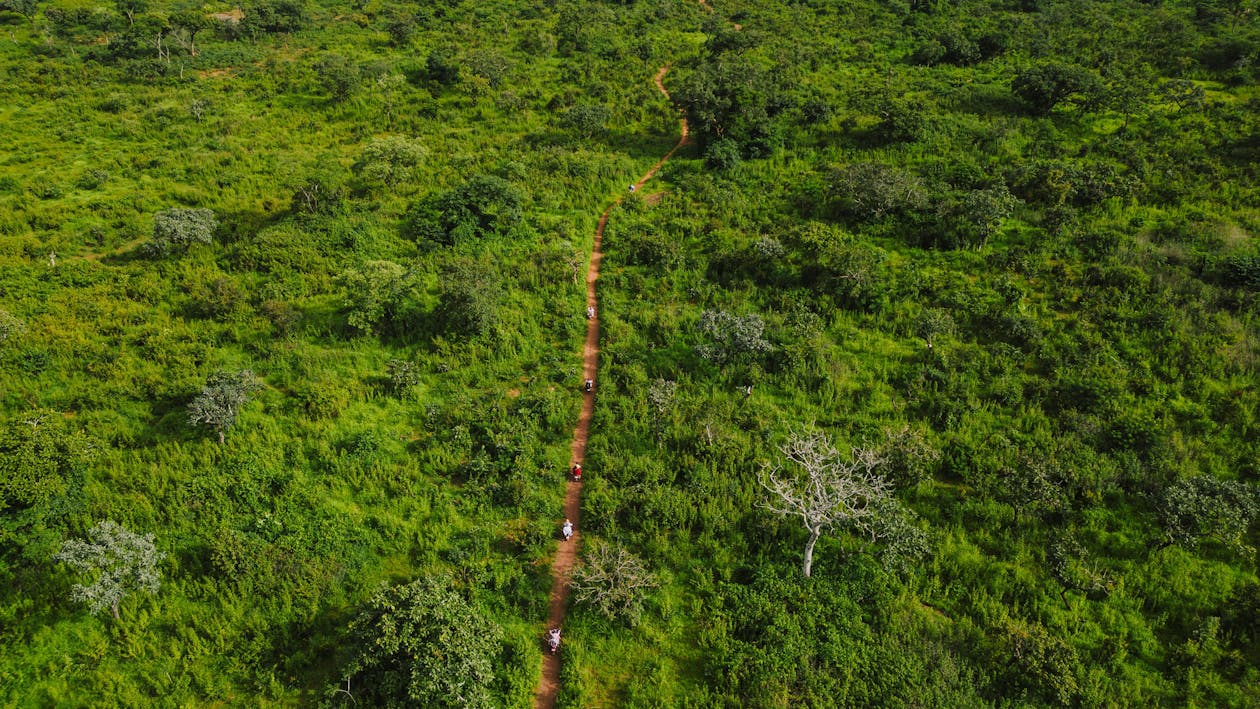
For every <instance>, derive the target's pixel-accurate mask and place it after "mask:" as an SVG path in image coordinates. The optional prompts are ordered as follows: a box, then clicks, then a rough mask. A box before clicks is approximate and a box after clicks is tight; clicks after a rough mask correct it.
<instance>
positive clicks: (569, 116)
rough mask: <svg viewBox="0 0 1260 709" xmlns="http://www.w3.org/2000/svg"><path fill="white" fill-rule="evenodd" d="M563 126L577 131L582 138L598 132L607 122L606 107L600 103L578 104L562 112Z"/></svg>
mask: <svg viewBox="0 0 1260 709" xmlns="http://www.w3.org/2000/svg"><path fill="white" fill-rule="evenodd" d="M563 121H564V126H565V127H566V128H568V129H569V130H571V131H573V132H574V133H577V134H578V135H579V136H581V137H582V140H589V139H590V137H591V136H593V135H595V134H597V133H600V132H602V131H603V130H604V128H605V126H607V124H608V109H607V108H606V107H604V106H601V105H600V104H595V103H589V104H580V105H577V106H574V107H573V108H570V109H569V110H568V111H566V112H565V114H564V118H563Z"/></svg>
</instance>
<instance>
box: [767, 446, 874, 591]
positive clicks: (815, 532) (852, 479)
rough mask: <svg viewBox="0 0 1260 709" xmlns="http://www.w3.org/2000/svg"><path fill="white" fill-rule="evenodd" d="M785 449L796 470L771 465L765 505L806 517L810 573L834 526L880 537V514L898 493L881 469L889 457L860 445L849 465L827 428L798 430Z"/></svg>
mask: <svg viewBox="0 0 1260 709" xmlns="http://www.w3.org/2000/svg"><path fill="white" fill-rule="evenodd" d="M779 451H780V452H781V453H783V456H784V457H785V458H786V459H787V461H788V462H789V463H790V464H791V465H792V466H793V467H794V468H795V469H796V472H793V473H784V472H783V469H782V468H780V467H778V466H775V467H769V466H767V468H766V469H765V470H764V471H763V473H762V476H761V485H762V487H764V488H766V490H768V491H769V492H770V499H769V500H768V501H767V502H765V503H763V506H764V507H765V508H766V509H768V510H770V511H771V512H774V513H776V514H781V515H784V516H789V517H800V518H801V522H802V523H804V525H805V529H806V530H807V531H808V532H809V539H808V540H807V541H806V542H805V559H804V563H803V565H802V570H803V571H804V573H805V576H806V577H808V576H809V575H810V572H811V571H812V569H813V565H814V545H815V544H817V543H818V538H819V537H821V536H822V533H823V531H825V530H826V529H827V528H828V527H833V526H843V527H848V528H850V529H854V530H856V531H859V532H863V533H866V534H868V535H870V536H871V537H872V539H878V538H879V536H880V535H881V533H882V530H881V528H880V526H879V525H878V524H877V522H878V521H879V519H878V517H879V515H880V513H881V512H886V511H887V510H888V507H887V503H888V502H889V501H891V495H892V491H891V486H890V485H889V484H888V481H887V480H885V479H884V477H883V476H882V475H881V474H880V473H878V472H877V469H878V468H879V467H880V465H881V464H882V463H883V461H882V460H880V458H879V456H878V455H877V454H876V453H875V452H874V451H871V450H865V449H854V450H853V454H852V458H853V460H852V461H851V462H847V463H846V462H844V461H842V460H840V454H839V452H837V451H836V449H835V447H834V446H833V445H832V443H831V440H830V439H829V438H828V437H827V435H826V434H824V433H822V432H812V433H793V434H792V435H791V436H790V437H789V439H788V442H787V443H785V444H784V445H782V446H779Z"/></svg>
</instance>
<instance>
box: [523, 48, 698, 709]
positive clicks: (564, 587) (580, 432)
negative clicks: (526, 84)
mask: <svg viewBox="0 0 1260 709" xmlns="http://www.w3.org/2000/svg"><path fill="white" fill-rule="evenodd" d="M667 71H669V67H668V66H663V67H661V70H660V71H658V72H656V76H655V77H654V78H653V81H654V82H655V83H656V88H658V89H660V91H661V93H663V94H665V98H669V92H668V91H666V90H665V84H664V83H663V82H662V80H663V79H664V78H665V72H667ZM679 122H680V124H681V132H682V135H681V136H680V137H679V138H678V143H677V144H675V145H674V147H672V148H670V150H669V152H668V153H665V157H663V158H661V159H660V160H659V161H657V163H656V164H655V165H653V166H652V169H651V170H648V171H647V172H646V173H644V175H643V177H640V178H639V180H638V182H635V183H634V185H635V189H636V190H637V189H639V188H641V187H643V183H645V182H647V181H648V180H649V179H651V178H652V176H653V175H655V174H656V172H657V171H658V170H660V169H661V166H662V165H664V164H665V161H666V160H669V158H670V156H672V155H673V154H674V151H675V150H678V148H680V147H682V146H683V145H685V144H686V143H687V119H685V118H683V119H681V120H680V121H679ZM620 202H621V199H620V198H618V199H617V200H616V201H614V202H613V203H612V204H611V205H609V207H608V209H605V210H604V213H603V214H601V215H600V216H599V225H598V226H597V227H596V228H595V245H594V248H593V249H592V250H591V264H590V266H589V268H588V269H587V271H586V304H587V305H588V306H590V307H592V308H595V317H593V318H590V319H589V320H587V321H586V344H585V346H584V347H583V348H582V371H583V376H584V377H585V378H586V379H590V380H591V381H597V378H598V367H599V305H598V303H597V302H596V299H595V281H596V280H598V279H599V262H600V261H601V260H602V259H603V251H601V250H600V244H601V243H602V242H603V239H604V227H605V226H606V225H607V224H608V215H609V214H611V213H612V210H613V207H616V206H617V205H618V204H619V203H620ZM597 390H598V387H597ZM584 397H585V398H584V399H583V400H582V413H581V415H580V416H579V417H578V424H577V428H576V429H574V430H573V445H572V447H571V448H570V455H569V467H570V468H572V467H573V466H574V465H575V464H581V463H584V462H585V460H586V441H587V439H588V438H589V437H590V433H591V416H592V415H593V414H594V413H595V394H585V395H584ZM581 495H582V483H580V482H577V481H574V480H570V481H569V483H568V490H566V492H565V496H564V516H565V517H568V518H569V520H570V521H572V522H573V527H574V533H573V537H572V538H571V539H569V541H567V542H561V543H560V549H559V551H557V552H556V558H555V560H554V561H552V562H551V575H552V579H553V581H552V584H551V607H550V610H549V611H548V613H547V627H548V628H559V627H562V626H563V624H564V611H565V607H566V604H567V603H568V600H569V572H570V571H571V570H572V569H573V563H574V562H575V561H577V553H578V545H579V544H580V543H581V541H582V533H581V531H579V530H581V528H582V524H581V519H580V516H579V512H580V510H581V504H580V502H581ZM559 689H560V656H559V655H551V654H544V655H543V670H542V678H541V679H540V681H539V683H538V690H537V691H536V692H535V694H534V706H535V707H537V708H538V709H551V708H552V707H554V706H555V704H556V692H557V691H558V690H559Z"/></svg>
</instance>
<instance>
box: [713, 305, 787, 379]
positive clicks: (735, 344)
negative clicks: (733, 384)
mask: <svg viewBox="0 0 1260 709" xmlns="http://www.w3.org/2000/svg"><path fill="white" fill-rule="evenodd" d="M765 328H766V326H765V323H764V322H763V321H762V320H761V316H760V315H757V314H756V313H750V314H748V315H743V316H740V315H732V314H731V313H728V312H726V311H725V310H706V311H704V312H703V313H701V314H700V332H702V333H704V334H705V335H707V336H708V337H709V342H708V343H707V344H703V345H700V346H699V347H698V348H697V351H698V352H699V354H700V356H701V357H704V358H705V359H707V360H709V361H711V362H715V363H717V364H718V365H719V366H722V365H725V364H726V363H728V362H732V361H735V360H738V359H742V358H746V357H754V356H757V355H761V354H765V353H766V352H769V351H771V350H772V349H774V345H771V344H770V342H769V341H767V340H766V339H765V338H764V337H762V333H763V332H764V331H765Z"/></svg>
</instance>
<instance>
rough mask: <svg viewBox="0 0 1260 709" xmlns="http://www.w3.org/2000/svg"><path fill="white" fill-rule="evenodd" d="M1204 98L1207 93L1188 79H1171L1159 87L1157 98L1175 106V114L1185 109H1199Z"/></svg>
mask: <svg viewBox="0 0 1260 709" xmlns="http://www.w3.org/2000/svg"><path fill="white" fill-rule="evenodd" d="M1206 96H1207V92H1205V91H1204V90H1203V87H1202V86H1199V85H1198V84H1196V83H1194V82H1193V81H1190V80H1189V79H1171V80H1169V81H1165V82H1164V83H1162V84H1160V86H1159V97H1160V98H1161V99H1163V100H1164V101H1167V102H1169V103H1172V104H1175V105H1176V106H1177V113H1181V112H1182V111H1185V110H1186V109H1187V108H1201V107H1202V106H1203V99H1204V98H1206Z"/></svg>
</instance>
